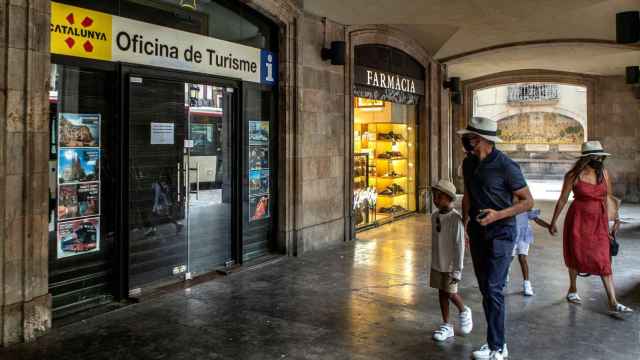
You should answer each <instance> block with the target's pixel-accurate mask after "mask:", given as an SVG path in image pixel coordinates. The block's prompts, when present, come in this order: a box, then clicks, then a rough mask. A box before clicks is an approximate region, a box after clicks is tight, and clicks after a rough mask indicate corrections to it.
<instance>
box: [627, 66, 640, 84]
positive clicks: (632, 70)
mask: <svg viewBox="0 0 640 360" xmlns="http://www.w3.org/2000/svg"><path fill="white" fill-rule="evenodd" d="M625 75H626V76H625V79H626V81H627V84H637V83H639V82H640V66H627V68H626V71H625Z"/></svg>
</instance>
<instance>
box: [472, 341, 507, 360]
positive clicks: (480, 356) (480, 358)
mask: <svg viewBox="0 0 640 360" xmlns="http://www.w3.org/2000/svg"><path fill="white" fill-rule="evenodd" d="M493 353H494V351H491V349H489V345H487V344H484V345H482V346H481V347H480V350H476V351H474V352H473V358H474V359H475V360H491V359H493V358H492V357H491V356H493ZM500 356H501V357H500V359H501V360H502V359H505V358H508V357H509V350H507V344H504V346H503V347H502V352H501V353H500Z"/></svg>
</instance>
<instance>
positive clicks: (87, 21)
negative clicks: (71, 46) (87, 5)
mask: <svg viewBox="0 0 640 360" xmlns="http://www.w3.org/2000/svg"><path fill="white" fill-rule="evenodd" d="M92 24H93V19H92V18H90V17H88V16H87V17H85V18H84V20H82V26H83V27H86V28H87V27H89V26H91V25H92Z"/></svg>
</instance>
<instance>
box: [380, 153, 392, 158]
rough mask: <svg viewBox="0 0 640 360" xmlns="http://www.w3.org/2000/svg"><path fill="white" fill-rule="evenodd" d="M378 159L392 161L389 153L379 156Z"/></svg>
mask: <svg viewBox="0 0 640 360" xmlns="http://www.w3.org/2000/svg"><path fill="white" fill-rule="evenodd" d="M378 159H391V155H390V154H389V153H388V152H387V153H383V154H380V155H378Z"/></svg>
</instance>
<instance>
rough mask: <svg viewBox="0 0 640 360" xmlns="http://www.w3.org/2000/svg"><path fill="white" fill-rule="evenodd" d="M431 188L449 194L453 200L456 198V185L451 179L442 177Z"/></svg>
mask: <svg viewBox="0 0 640 360" xmlns="http://www.w3.org/2000/svg"><path fill="white" fill-rule="evenodd" d="M431 189H432V190H438V191H440V192H443V193H445V194H447V195H448V196H449V197H450V198H451V199H452V200H455V199H456V186H455V185H453V183H452V182H451V181H449V180H445V179H441V180H440V181H438V183H437V184H435V185H433V186H432V187H431Z"/></svg>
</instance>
